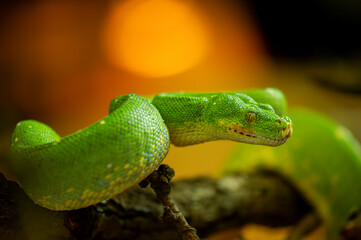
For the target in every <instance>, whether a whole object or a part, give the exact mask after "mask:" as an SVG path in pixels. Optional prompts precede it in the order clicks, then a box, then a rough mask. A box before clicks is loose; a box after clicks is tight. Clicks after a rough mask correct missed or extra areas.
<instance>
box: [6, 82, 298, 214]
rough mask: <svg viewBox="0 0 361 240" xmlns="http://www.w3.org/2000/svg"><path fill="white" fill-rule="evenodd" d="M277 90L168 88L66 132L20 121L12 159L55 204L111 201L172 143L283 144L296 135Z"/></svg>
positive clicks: (38, 193)
mask: <svg viewBox="0 0 361 240" xmlns="http://www.w3.org/2000/svg"><path fill="white" fill-rule="evenodd" d="M285 108H286V100H285V97H284V95H283V93H282V92H281V91H280V90H278V89H275V88H266V89H256V90H249V91H245V92H234V93H209V94H207V93H199V94H195V93H163V94H159V95H157V96H155V97H154V98H153V99H151V100H149V99H146V98H143V97H140V96H138V95H135V94H129V95H125V96H121V97H117V98H115V99H114V100H113V101H112V102H111V104H110V111H109V115H107V116H106V117H104V118H103V119H101V120H99V121H98V122H96V123H94V124H93V125H91V126H89V127H87V128H84V129H82V130H79V131H77V132H76V133H74V134H71V135H69V136H66V137H63V138H61V137H60V136H59V135H58V134H57V133H56V132H55V131H54V130H53V129H52V128H50V127H49V126H47V125H45V124H43V123H40V122H38V121H35V120H24V121H21V122H19V123H18V124H17V126H16V127H15V130H14V133H13V135H12V138H11V147H10V152H9V156H10V162H11V165H12V167H13V169H14V171H15V173H16V175H17V177H18V179H19V182H20V184H21V186H22V187H23V189H24V190H25V192H26V193H27V195H28V196H29V197H30V198H31V199H32V200H33V201H34V202H35V203H36V204H38V205H40V206H43V207H45V208H49V209H52V210H72V209H78V208H83V207H87V206H90V205H92V204H96V203H98V202H101V201H103V200H105V199H109V198H111V197H113V196H115V195H117V194H119V193H121V192H123V191H125V190H126V189H128V188H129V187H131V186H133V185H135V184H137V183H139V182H140V181H141V180H143V179H144V178H145V177H147V176H148V175H149V174H150V173H151V172H152V171H154V170H155V169H156V168H157V167H158V166H159V165H160V163H161V162H162V161H163V159H164V158H165V156H166V155H167V152H168V150H169V147H170V143H172V144H173V145H175V146H187V145H192V144H198V143H202V142H207V141H213V140H221V139H228V140H233V141H238V142H246V143H251V144H261V145H269V146H278V145H281V144H283V143H284V142H285V141H286V140H287V139H288V138H289V137H290V136H291V134H292V122H291V120H290V119H289V118H288V117H286V116H283V113H284V111H285Z"/></svg>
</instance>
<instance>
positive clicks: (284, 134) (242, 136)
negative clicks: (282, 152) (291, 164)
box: [226, 122, 293, 146]
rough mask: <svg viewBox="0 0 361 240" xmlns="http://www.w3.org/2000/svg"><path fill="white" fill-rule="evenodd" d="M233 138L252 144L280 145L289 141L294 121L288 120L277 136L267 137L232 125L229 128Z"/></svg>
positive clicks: (228, 130)
mask: <svg viewBox="0 0 361 240" xmlns="http://www.w3.org/2000/svg"><path fill="white" fill-rule="evenodd" d="M226 129H227V132H229V134H230V136H231V138H232V139H234V140H236V141H240V142H247V143H251V144H259V145H267V146H279V145H282V144H283V143H285V142H286V141H287V139H288V138H290V137H291V136H292V132H293V127H292V123H290V122H288V123H287V126H286V127H285V128H283V129H279V130H277V132H276V134H275V137H267V136H264V135H261V134H258V133H256V132H255V131H254V130H248V129H245V128H243V127H240V126H238V125H230V126H228V127H227V128H226Z"/></svg>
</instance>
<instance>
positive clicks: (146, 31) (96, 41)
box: [0, 0, 361, 179]
mask: <svg viewBox="0 0 361 240" xmlns="http://www.w3.org/2000/svg"><path fill="white" fill-rule="evenodd" d="M0 20H1V21H0V37H1V38H0V79H1V81H0V83H1V85H0V100H1V101H0V154H1V160H4V161H1V162H0V171H1V172H3V173H4V174H5V175H6V177H7V178H9V179H16V178H15V176H14V175H13V173H12V172H11V171H10V170H9V168H8V166H7V164H6V161H5V159H6V155H7V151H8V149H9V146H10V136H11V133H12V131H13V129H14V127H15V124H16V123H17V122H18V121H20V120H24V119H36V120H39V121H41V122H45V123H46V124H48V125H50V126H52V127H53V128H54V129H55V130H56V131H57V132H58V133H59V134H60V135H61V136H65V135H68V134H71V133H73V132H75V131H77V130H79V129H81V128H84V127H86V126H88V125H90V124H92V123H93V122H95V121H97V120H98V119H100V118H102V117H103V116H105V115H106V114H107V112H108V106H109V103H110V101H111V99H113V98H114V97H116V96H120V95H124V94H128V93H136V94H139V95H142V96H150V95H155V94H157V93H161V92H176V91H190V92H215V91H237V90H241V89H245V88H257V87H278V88H280V89H281V90H283V91H284V93H285V94H286V96H287V98H288V101H289V107H290V108H291V109H292V108H293V107H295V106H306V107H309V108H313V109H316V110H319V111H322V112H323V113H325V114H327V115H328V116H330V117H332V118H334V119H335V120H337V121H338V122H340V123H342V124H343V125H345V126H347V127H348V128H349V129H351V131H352V132H353V134H354V135H355V136H356V138H357V139H358V140H361V128H360V127H359V123H360V119H361V95H360V94H361V37H360V35H359V34H358V31H359V30H358V29H361V28H360V26H361V2H357V1H353V0H345V1H335V0H331V1H330V0H328V1H325V0H314V1H292V2H290V1H285V0H280V1H276V2H275V1H268V2H267V1H260V0H252V1H251V0H243V1H242V0H238V1H237V0H223V1H217V0H207V1H204V0H182V1H180V0H127V1H125V0H123V1H121V0H103V1H82V0H73V1H60V0H47V1H45V0H27V1H25V0H11V1H10V0H7V1H2V7H1V8H0ZM295 131H297V129H296V128H295ZM236 145H237V143H232V142H227V141H218V142H211V143H207V144H201V145H197V146H192V147H186V148H176V147H174V146H173V147H172V148H171V150H170V152H169V155H168V156H167V158H166V160H165V163H167V164H169V165H170V166H171V167H173V168H174V169H175V170H176V177H177V178H184V177H192V176H196V175H213V176H216V175H217V174H218V173H219V171H220V169H221V168H222V164H223V163H224V161H225V160H226V159H227V158H228V157H229V156H230V154H231V151H232V149H234V147H235V146H236ZM205 166H206V167H205Z"/></svg>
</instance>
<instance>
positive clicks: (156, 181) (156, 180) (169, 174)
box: [139, 164, 199, 240]
mask: <svg viewBox="0 0 361 240" xmlns="http://www.w3.org/2000/svg"><path fill="white" fill-rule="evenodd" d="M173 177H174V170H173V169H172V168H170V167H169V166H168V165H165V164H162V165H160V166H159V168H158V170H156V171H154V172H153V173H152V174H150V175H149V176H148V177H147V178H146V179H144V180H143V181H142V182H140V183H139V185H140V186H141V187H143V188H144V187H147V186H148V185H150V187H151V188H152V189H153V190H154V192H155V193H156V195H157V200H158V201H159V202H160V203H161V204H162V205H163V209H164V212H163V215H162V216H161V217H160V220H161V221H162V222H165V223H169V224H172V225H174V226H175V227H176V228H177V231H178V233H179V234H180V236H181V239H182V240H198V239H199V237H198V236H197V233H196V229H195V228H193V227H192V226H190V225H189V224H188V222H187V220H186V219H185V217H184V215H183V214H182V212H181V211H179V209H178V207H177V205H176V204H175V203H174V201H173V200H172V199H171V197H170V192H171V185H170V181H171V179H172V178H173Z"/></svg>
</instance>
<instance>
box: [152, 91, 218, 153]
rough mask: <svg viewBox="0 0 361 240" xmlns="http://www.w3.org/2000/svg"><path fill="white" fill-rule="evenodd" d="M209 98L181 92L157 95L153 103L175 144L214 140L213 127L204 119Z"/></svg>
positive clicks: (186, 144) (181, 144)
mask: <svg viewBox="0 0 361 240" xmlns="http://www.w3.org/2000/svg"><path fill="white" fill-rule="evenodd" d="M207 102H208V99H207V98H206V97H202V96H194V97H189V96H187V97H183V96H182V95H179V94H177V95H176V94H174V95H173V94H160V95H157V96H156V97H155V98H154V99H153V101H152V104H153V105H154V106H155V107H156V108H157V109H158V111H159V112H160V114H161V116H162V118H163V119H164V122H165V124H166V125H167V128H168V130H169V136H170V141H171V143H172V144H173V145H175V146H188V145H193V144H198V143H203V142H207V141H211V140H214V137H213V134H212V128H211V127H210V126H209V124H207V122H206V121H204V119H203V115H202V113H203V110H204V108H205V107H206V105H207Z"/></svg>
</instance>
